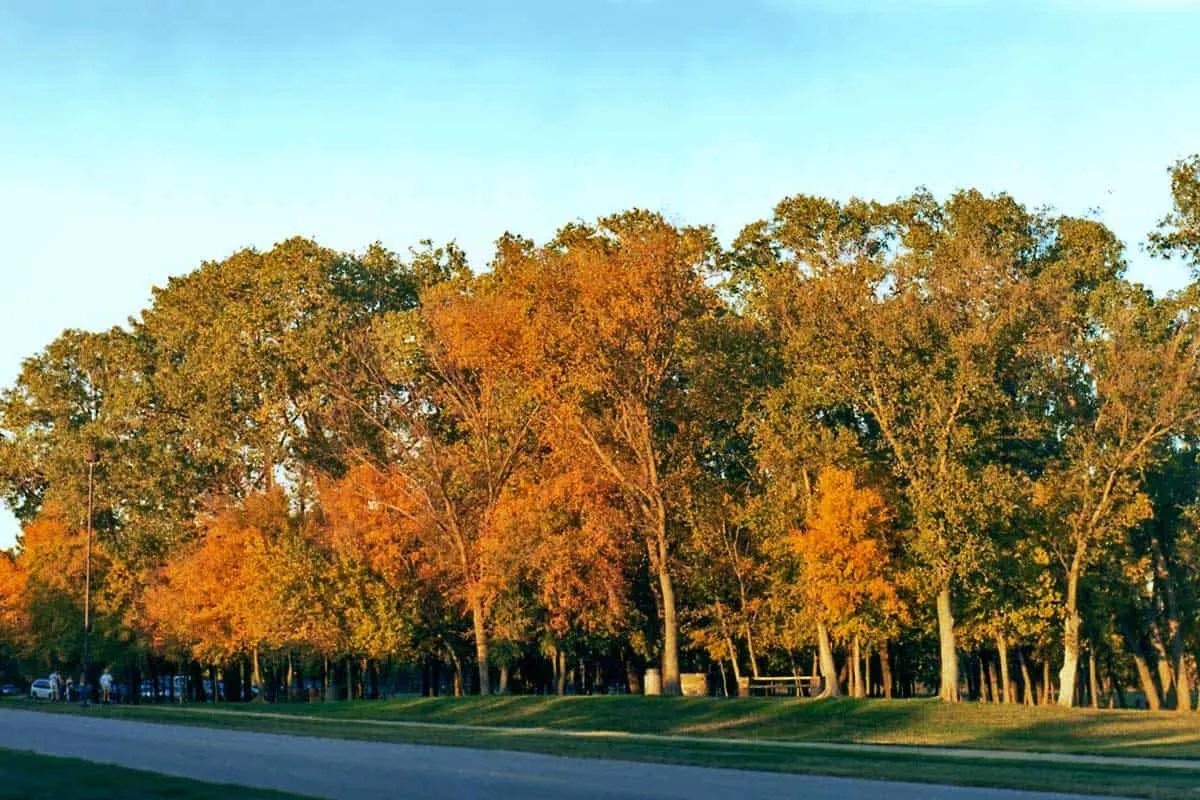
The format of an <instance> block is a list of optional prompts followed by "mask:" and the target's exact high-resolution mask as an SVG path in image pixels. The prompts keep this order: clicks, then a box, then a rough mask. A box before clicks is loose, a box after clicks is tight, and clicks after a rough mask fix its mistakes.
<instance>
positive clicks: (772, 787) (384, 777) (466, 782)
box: [0, 709, 1073, 800]
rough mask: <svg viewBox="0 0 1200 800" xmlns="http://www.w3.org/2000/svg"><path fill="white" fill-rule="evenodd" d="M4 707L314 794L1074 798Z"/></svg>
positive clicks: (80, 749) (50, 751) (126, 762)
mask: <svg viewBox="0 0 1200 800" xmlns="http://www.w3.org/2000/svg"><path fill="white" fill-rule="evenodd" d="M97 711H98V713H97V716H94V717H83V716H80V715H77V714H71V715H60V714H42V713H38V712H31V711H12V710H7V709H5V710H0V747H8V748H13V749H18V750H32V751H34V752H38V753H43V754H45V755H55V756H70V757H74V758H83V759H87V760H89V761H99V762H104V763H109V764H119V765H121V766H124V767H130V768H132V769H142V770H151V771H154V772H161V773H164V774H167V775H177V776H180V777H184V778H195V779H198V780H206V781H215V782H219V783H233V784H238V785H241V786H254V787H260V788H265V789H281V790H283V791H288V792H294V793H297V794H303V795H309V796H313V797H325V798H337V799H338V800H340V799H341V798H346V799H347V800H350V799H351V798H353V799H354V800H373V799H374V798H379V799H380V800H382V799H383V798H388V799H389V800H396V799H401V798H420V799H421V800H467V799H468V798H471V799H472V800H473V799H474V798H493V797H494V798H516V797H519V798H527V799H528V800H542V799H543V798H545V800H550V799H551V798H553V800H576V799H578V800H583V798H589V799H590V798H602V799H604V800H649V798H656V799H657V798H663V799H664V800H708V799H709V798H712V799H713V800H716V799H717V798H728V797H753V798H762V799H763V800H769V799H770V798H805V800H834V798H837V799H838V800H866V799H867V798H878V797H888V798H922V799H923V800H926V799H927V800H1033V798H1045V799H1046V800H1049V799H1050V798H1058V799H1059V800H1066V799H1067V798H1069V797H1073V796H1072V795H1063V794H1037V793H1032V792H1014V791H1007V790H1002V789H974V788H963V787H952V786H931V785H927V784H909V783H894V782H882V781H863V780H852V779H847V778H827V777H819V776H807V775H784V774H778V773H769V772H743V771H738V770H723V769H707V768H704V767H687V766H673V765H665V764H644V763H634V762H626V761H601V760H592V759H579V758H561V757H558V756H546V755H537V754H533V753H515V752H507V751H500V750H471V749H466V748H456V747H429V746H425V745H406V744H385V743H380V742H360V741H350V740H344V739H317V738H311V737H304V736H283V735H279V734H271V733H250V732H245V731H231V730H222V729H217V728H199V727H185V726H176V725H159V724H154V723H148V722H132V721H128V720H116V719H105V718H103V717H101V716H99V713H101V712H99V710H97Z"/></svg>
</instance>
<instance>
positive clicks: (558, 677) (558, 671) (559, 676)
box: [554, 649, 567, 697]
mask: <svg viewBox="0 0 1200 800" xmlns="http://www.w3.org/2000/svg"><path fill="white" fill-rule="evenodd" d="M554 653H555V667H554V674H555V687H554V691H555V693H556V694H557V695H558V696H559V697H562V696H563V695H565V694H566V693H567V654H566V653H565V652H563V651H562V650H558V649H556V650H555V651H554Z"/></svg>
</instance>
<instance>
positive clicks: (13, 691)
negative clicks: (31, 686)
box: [0, 683, 21, 697]
mask: <svg viewBox="0 0 1200 800" xmlns="http://www.w3.org/2000/svg"><path fill="white" fill-rule="evenodd" d="M20 693H21V688H20V687H19V686H14V685H12V684H11V683H6V684H4V685H3V686H0V695H3V696H4V697H16V696H17V695H19V694H20Z"/></svg>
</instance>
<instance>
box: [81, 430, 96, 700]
mask: <svg viewBox="0 0 1200 800" xmlns="http://www.w3.org/2000/svg"><path fill="white" fill-rule="evenodd" d="M84 460H86V461H87V468H88V509H87V561H86V562H85V566H84V572H83V679H81V681H82V680H84V679H86V677H87V674H88V639H89V638H90V634H91V631H92V498H93V492H92V487H93V485H94V484H93V476H94V473H95V471H96V462H97V461H99V460H100V456H99V454H98V453H97V452H96V450H95V448H88V451H87V453H86V455H85V456H84ZM80 688H81V689H82V683H81V687H80Z"/></svg>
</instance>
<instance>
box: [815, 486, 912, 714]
mask: <svg viewBox="0 0 1200 800" xmlns="http://www.w3.org/2000/svg"><path fill="white" fill-rule="evenodd" d="M892 522H893V517H892V513H891V511H890V510H889V509H888V506H887V503H886V502H885V501H884V499H883V496H882V495H880V494H879V492H877V491H875V490H874V489H872V488H870V487H866V486H862V485H860V484H859V482H858V481H857V480H856V478H855V475H854V473H853V472H852V471H850V470H845V469H838V468H836V467H827V468H825V469H823V470H821V473H820V475H819V476H818V478H817V485H816V497H815V502H814V505H813V511H812V514H811V515H810V516H809V519H808V524H807V525H806V526H805V527H804V529H803V530H801V531H798V532H797V533H796V534H795V537H794V540H793V541H794V544H795V547H796V549H797V550H798V551H799V552H800V555H801V557H802V560H803V566H802V569H801V583H802V585H803V594H804V598H805V600H806V602H807V603H808V605H809V606H810V607H811V608H812V609H813V610H814V612H815V613H814V616H815V617H816V622H817V644H818V649H819V659H820V665H821V675H822V677H823V678H824V688H823V693H824V694H825V695H826V696H829V695H838V694H841V687H840V686H839V685H838V679H837V670H836V668H835V666H834V661H833V648H832V643H831V638H830V629H831V628H832V629H833V630H834V631H836V632H838V633H840V634H842V635H844V636H847V637H848V638H849V639H850V640H851V641H852V643H853V652H852V658H853V669H852V670H851V676H852V679H854V688H855V694H856V695H858V696H863V695H864V694H865V692H864V691H863V688H864V685H863V681H862V678H861V674H860V664H861V652H860V645H861V639H862V636H863V634H864V633H866V632H867V624H866V623H867V622H868V621H869V620H870V618H871V616H872V615H874V616H876V617H884V618H895V617H897V616H900V615H902V614H903V613H904V606H903V603H902V602H901V600H900V598H899V595H898V594H897V592H896V585H895V582H894V577H895V576H894V574H893V573H894V565H893V559H892V543H891V542H890V541H889V538H890V537H889V534H890V532H891V526H892Z"/></svg>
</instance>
